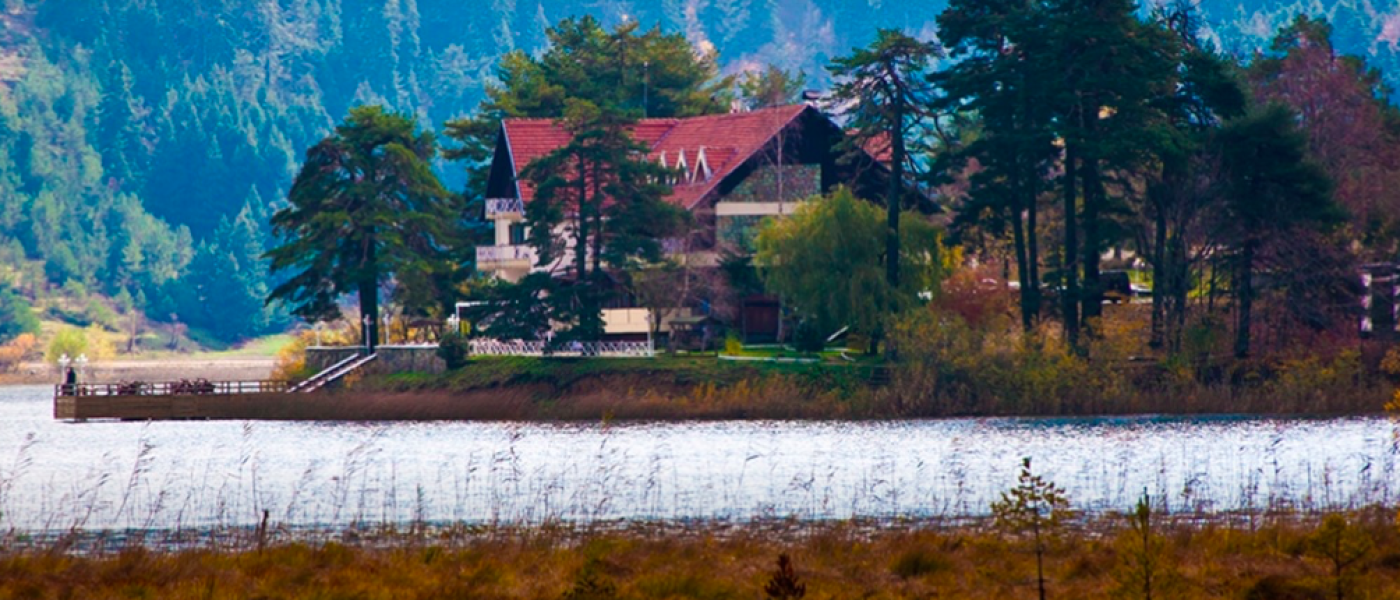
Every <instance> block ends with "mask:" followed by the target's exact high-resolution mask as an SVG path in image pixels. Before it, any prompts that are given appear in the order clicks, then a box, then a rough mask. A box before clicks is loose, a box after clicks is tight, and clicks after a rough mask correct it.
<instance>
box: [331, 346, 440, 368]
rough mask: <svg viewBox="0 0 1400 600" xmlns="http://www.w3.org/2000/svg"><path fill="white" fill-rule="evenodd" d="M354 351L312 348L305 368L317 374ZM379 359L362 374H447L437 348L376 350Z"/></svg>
mask: <svg viewBox="0 0 1400 600" xmlns="http://www.w3.org/2000/svg"><path fill="white" fill-rule="evenodd" d="M359 353H360V348H357V347H332V346H313V347H311V348H307V349H306V364H307V365H309V366H311V367H314V368H315V369H316V370H317V371H320V370H322V369H325V368H327V367H329V366H331V365H333V364H335V363H338V362H340V361H342V360H344V359H346V358H348V357H349V356H351V355H355V354H359ZM375 353H376V354H378V355H379V358H378V359H377V360H375V361H374V362H372V363H370V364H369V365H367V366H366V367H365V372H366V373H371V374H376V375H381V374H389V373H441V372H443V371H445V370H447V363H444V362H443V361H442V359H441V358H438V355H437V346H379V347H378V348H375Z"/></svg>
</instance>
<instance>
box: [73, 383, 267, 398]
mask: <svg viewBox="0 0 1400 600" xmlns="http://www.w3.org/2000/svg"><path fill="white" fill-rule="evenodd" d="M285 391H287V382H285V381H204V380H195V381H156V382H145V381H129V382H120V383H60V384H58V385H55V386H54V397H60V396H206V395H208V396H226V395H233V394H267V393H279V392H285Z"/></svg>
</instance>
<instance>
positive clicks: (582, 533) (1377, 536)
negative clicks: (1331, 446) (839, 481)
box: [0, 511, 1400, 600]
mask: <svg viewBox="0 0 1400 600" xmlns="http://www.w3.org/2000/svg"><path fill="white" fill-rule="evenodd" d="M1391 514H1392V513H1389V512H1383V511H1361V512H1357V513H1348V514H1346V515H1334V517H1333V518H1332V520H1331V521H1330V523H1331V524H1330V525H1329V521H1328V520H1327V519H1319V518H1315V517H1309V518H1299V519H1294V518H1289V519H1282V518H1281V519H1273V520H1270V521H1269V522H1268V523H1265V524H1263V525H1261V526H1259V527H1257V528H1255V529H1252V530H1251V529H1249V528H1246V527H1241V526H1239V524H1237V523H1235V524H1232V523H1228V522H1207V523H1200V522H1193V521H1189V520H1167V521H1164V522H1163V523H1162V524H1161V525H1160V526H1158V527H1157V528H1156V529H1155V530H1154V533H1153V534H1152V535H1153V538H1152V539H1153V540H1154V544H1155V545H1154V549H1155V552H1157V554H1158V555H1160V557H1161V560H1160V562H1159V563H1157V566H1156V567H1154V568H1155V569H1156V570H1157V572H1159V573H1160V574H1161V579H1159V580H1158V581H1159V582H1163V585H1162V587H1158V588H1156V589H1158V590H1160V591H1162V592H1163V593H1162V595H1161V597H1173V598H1186V599H1192V598H1280V597H1290V598H1325V597H1335V596H1334V594H1335V592H1336V590H1338V589H1341V590H1343V592H1344V594H1345V597H1346V598H1377V599H1385V598H1394V597H1395V590H1397V589H1400V534H1397V530H1396V527H1395V525H1394V523H1393V522H1392V520H1391V519H1390V518H1389V516H1390V515H1391ZM1337 518H1345V519H1347V523H1348V525H1347V527H1348V529H1347V530H1346V531H1347V535H1349V536H1351V538H1350V539H1353V540H1364V542H1361V541H1357V542H1356V543H1357V544H1364V548H1365V550H1366V551H1365V552H1364V554H1361V555H1360V558H1356V559H1355V560H1353V561H1352V562H1349V563H1347V565H1346V569H1345V570H1341V571H1339V570H1338V569H1337V568H1336V564H1337V563H1336V561H1335V560H1334V559H1335V557H1332V556H1329V555H1327V554H1326V553H1324V552H1319V551H1316V550H1314V548H1317V547H1319V544H1323V543H1325V542H1326V541H1327V540H1328V539H1329V538H1328V536H1329V535H1335V531H1336V529H1337V525H1336V519H1337ZM1136 535H1137V532H1136V531H1135V530H1134V529H1133V528H1132V526H1131V525H1130V524H1129V520H1128V519H1127V518H1125V517H1118V516H1105V517H1102V518H1099V519H1094V520H1091V521H1086V522H1081V523H1078V524H1075V525H1073V526H1071V527H1069V528H1068V529H1066V530H1065V531H1064V532H1063V533H1062V535H1061V536H1059V537H1058V538H1057V539H1056V541H1055V542H1054V546H1053V548H1052V551H1051V552H1050V553H1049V554H1048V555H1047V559H1046V563H1045V578H1046V586H1047V596H1048V597H1050V598H1076V599H1080V598H1082V599H1100V598H1102V599H1107V598H1143V597H1145V596H1144V595H1143V594H1142V588H1140V587H1139V588H1136V591H1135V592H1134V591H1132V590H1126V589H1125V588H1124V586H1123V582H1124V579H1123V573H1124V569H1127V568H1130V567H1134V566H1136V565H1140V562H1138V557H1139V555H1140V549H1139V548H1138V546H1135V545H1134V544H1135V543H1138V544H1140V542H1134V539H1140V538H1137V537H1136ZM1355 547H1358V548H1359V547H1363V546H1355ZM1351 556H1352V555H1350V554H1349V555H1347V557H1348V558H1350V557H1351ZM779 557H784V558H788V559H789V560H786V561H782V562H781V563H776V561H777V560H778V559H779ZM1034 560H1035V558H1034V556H1033V555H1032V554H1031V553H1029V552H1027V551H1026V550H1025V545H1024V544H1022V543H1021V542H1020V541H1019V540H1018V539H1017V538H1016V537H1015V536H1012V535H1009V534H1008V533H1007V532H1003V531H999V530H996V529H994V528H990V527H989V526H988V524H987V523H985V522H978V523H970V524H963V525H942V526H935V525H930V524H927V523H859V522H827V523H819V524H808V525H803V526H800V527H784V526H783V524H781V523H771V524H749V525H744V526H733V525H725V524H722V523H716V524H692V525H689V526H681V527H675V526H662V525H658V526H652V525H645V524H635V525H630V526H627V527H625V528H623V529H620V530H619V529H612V530H596V529H577V528H566V527H551V528H528V529H517V528H505V529H499V530H497V529H492V528H485V529H468V528H463V529H455V530H440V531H436V532H435V535H434V536H433V537H432V538H431V539H428V540H421V539H419V538H418V537H417V536H412V535H408V534H386V535H382V536H377V537H372V538H371V537H364V538H359V539H355V540H324V541H310V542H308V541H294V542H285V541H284V542H273V543H268V544H261V543H260V542H259V541H258V540H256V539H247V540H244V543H243V544H242V545H240V546H226V547H222V548H220V549H219V550H211V549H200V548H193V549H176V550H162V549H152V548H150V547H147V546H130V547H125V548H122V549H119V550H112V551H108V552H104V553H92V552H78V553H74V552H61V553H54V552H45V551H40V550H36V549H30V550H13V549H11V550H10V551H8V552H6V553H4V554H3V555H0V597H4V598H63V597H74V598H79V597H80V598H131V597H160V598H170V599H177V600H178V599H185V598H189V599H195V598H199V599H204V598H250V597H259V596H262V597H276V598H287V599H300V598H410V599H412V598H424V599H428V598H547V599H553V598H561V599H563V598H596V597H608V598H627V599H631V598H638V599H640V598H706V599H710V598H756V597H759V598H761V597H770V598H779V597H782V598H799V597H800V598H805V599H826V598H851V597H878V598H927V597H939V598H1010V597H1026V596H1028V595H1030V594H1033V593H1034V590H1035V581H1034V579H1033V578H1029V577H1027V576H1025V575H1024V574H1027V573H1033V572H1034ZM775 563H776V564H779V567H778V568H777V569H776V570H775V569H774V565H775ZM1339 572H1340V573H1341V574H1340V575H1338V573H1339ZM1339 585H1340V586H1342V587H1340V588H1339V587H1338V586H1339ZM599 594H606V595H599ZM1279 594H1289V595H1279Z"/></svg>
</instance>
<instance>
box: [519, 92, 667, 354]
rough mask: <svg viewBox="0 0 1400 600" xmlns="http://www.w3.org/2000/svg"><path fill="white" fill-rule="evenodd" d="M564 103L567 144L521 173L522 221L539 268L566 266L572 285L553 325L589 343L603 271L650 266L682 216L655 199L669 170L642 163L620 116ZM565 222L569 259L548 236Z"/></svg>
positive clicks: (597, 321) (639, 147)
mask: <svg viewBox="0 0 1400 600" xmlns="http://www.w3.org/2000/svg"><path fill="white" fill-rule="evenodd" d="M568 103H569V106H568V108H567V109H566V110H565V117H564V119H563V120H562V121H561V124H562V125H563V127H564V129H565V130H566V131H568V132H569V134H570V136H571V139H570V142H569V143H568V144H566V145H564V146H562V147H560V148H559V149H557V150H555V151H553V152H551V153H549V154H547V155H545V156H542V157H540V158H538V159H536V160H535V161H533V162H531V163H530V164H529V165H527V166H526V168H525V172H524V173H522V176H523V177H524V178H526V179H529V180H531V181H532V182H534V184H535V186H536V190H535V198H534V200H532V201H531V202H530V204H529V206H528V207H527V209H526V212H527V221H528V222H529V225H530V231H531V243H532V245H534V246H535V248H536V252H537V256H538V259H539V263H540V266H546V267H547V266H550V265H551V264H552V263H555V262H557V261H559V260H561V259H572V262H573V264H572V265H570V266H572V274H573V277H572V282H573V284H572V285H571V286H569V287H568V288H567V294H558V293H557V294H556V297H557V298H556V301H557V306H559V307H560V311H561V312H560V314H559V319H558V320H560V321H561V322H566V323H573V324H574V325H573V327H571V328H570V330H569V334H568V336H569V337H570V338H572V339H585V340H597V339H601V337H602V334H603V321H602V304H601V303H602V301H603V300H604V298H603V296H602V294H601V291H600V290H601V288H602V287H603V284H604V282H603V279H604V277H605V274H604V272H603V266H604V265H605V264H606V265H607V266H609V267H613V268H617V269H628V268H631V267H632V266H634V265H633V263H634V262H636V261H642V262H649V263H655V262H658V261H659V260H660V259H661V248H660V240H661V239H663V238H665V237H667V236H669V235H670V234H671V233H672V232H673V231H675V230H676V229H677V228H678V225H679V223H680V221H681V219H682V218H683V215H682V213H680V211H679V209H677V208H675V207H673V206H671V205H670V204H667V203H666V202H665V201H664V200H663V198H664V197H665V196H666V195H667V194H669V193H670V190H669V188H668V187H667V186H666V185H664V184H662V183H660V182H661V181H664V179H665V178H666V177H667V176H668V175H670V172H669V171H668V170H667V169H665V168H663V167H661V166H660V165H657V164H655V163H652V162H650V161H648V160H645V158H643V157H644V156H645V155H646V151H647V148H646V146H645V145H643V144H639V143H637V142H636V141H634V140H632V138H631V135H630V134H629V133H628V127H629V126H630V125H632V123H633V121H632V120H631V119H628V118H627V117H626V116H625V113H621V112H620V111H617V110H616V109H613V110H609V109H607V108H603V107H599V106H596V105H594V104H593V103H592V102H589V101H587V100H582V99H570V100H569V101H568ZM566 221H567V231H568V232H569V233H568V235H569V237H570V241H571V242H572V244H571V245H570V247H571V248H572V256H566V255H563V254H562V252H561V250H562V248H561V247H560V241H559V240H558V239H556V238H555V234H556V231H558V228H559V226H560V225H562V224H564V223H565V222H566ZM590 261H591V264H590ZM561 291H564V290H561ZM558 301H562V302H558ZM566 307H567V309H568V310H565V308H566Z"/></svg>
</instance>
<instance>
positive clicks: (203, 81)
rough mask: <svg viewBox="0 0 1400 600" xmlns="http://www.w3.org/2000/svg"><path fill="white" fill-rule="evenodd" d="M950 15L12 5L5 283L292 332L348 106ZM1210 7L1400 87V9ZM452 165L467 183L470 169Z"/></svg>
mask: <svg viewBox="0 0 1400 600" xmlns="http://www.w3.org/2000/svg"><path fill="white" fill-rule="evenodd" d="M944 4H945V3H944V2H940V1H934V2H922V1H913V0H905V1H897V0H661V1H659V2H640V1H632V0H601V1H594V0H590V1H588V2H583V1H581V0H490V1H489V2H486V1H485V0H483V1H482V2H459V1H448V0H387V1H385V2H375V3H368V2H346V1H343V0H276V1H270V0H215V1H212V2H198V3H192V2H172V1H170V0H156V1H149V0H140V1H138V0H109V1H107V2H102V3H92V2H89V1H88V0H42V1H40V0H6V2H5V3H4V5H3V6H4V11H3V14H0V199H3V204H0V282H5V283H8V284H9V285H10V286H12V287H15V288H17V289H18V290H19V291H20V293H21V294H22V295H24V296H26V297H28V298H29V299H30V301H31V302H36V303H39V304H42V305H48V304H51V303H47V302H46V301H45V300H44V297H45V295H46V294H52V293H60V294H64V293H62V292H53V291H52V290H53V289H54V288H59V287H60V286H64V284H66V283H68V282H74V284H80V286H81V288H85V289H86V290H90V291H91V292H94V293H95V294H97V295H98V296H101V297H104V298H109V299H113V300H104V302H105V303H106V304H109V305H111V306H112V307H113V308H115V309H116V310H118V311H125V310H133V311H137V312H140V313H144V314H145V315H147V316H148V317H149V318H150V319H151V320H153V321H157V322H166V323H172V324H173V323H183V324H187V325H189V326H191V327H194V328H195V329H198V330H202V331H204V332H206V333H207V334H208V335H209V336H211V337H212V338H214V339H221V340H226V341H227V340H235V339H239V338H242V337H246V336H250V335H255V334H259V333H264V332H268V331H275V330H279V329H281V328H284V327H285V326H286V324H287V323H288V320H287V318H286V316H285V315H283V314H280V313H278V312H275V311H271V310H268V309H264V308H263V307H262V302H261V300H262V297H263V296H264V295H265V293H266V290H267V289H268V286H269V283H270V282H269V281H268V280H267V276H266V274H265V269H264V267H263V264H262V262H261V260H260V259H259V258H258V256H259V254H260V253H261V251H262V249H263V248H264V247H266V243H267V236H268V234H269V232H268V231H267V228H266V218H267V215H268V214H269V213H270V211H271V210H273V209H274V208H275V207H276V205H277V203H278V201H279V199H280V198H281V197H282V196H283V195H284V193H285V190H286V187H287V186H288V184H289V182H290V180H291V178H292V176H293V174H294V173H295V170H296V167H297V164H298V161H299V160H300V156H301V153H302V152H303V151H304V150H305V148H306V147H308V146H309V145H311V144H312V143H314V142H315V141H316V140H318V139H319V138H320V137H321V136H323V135H324V134H325V133H326V132H327V131H328V130H329V129H330V127H331V126H332V125H333V124H334V123H335V122H336V120H338V119H339V118H340V117H341V116H343V115H344V114H345V112H346V110H347V108H348V107H350V106H352V105H355V104H360V103H382V104H386V105H388V106H390V107H392V108H395V109H398V110H402V111H408V112H411V113H414V114H416V115H418V117H419V120H420V122H421V123H423V124H424V125H425V126H427V127H429V128H432V129H441V127H442V125H443V123H444V122H445V121H447V120H449V119H451V118H454V117H458V116H462V115H466V114H469V113H470V112H471V111H472V110H473V109H474V107H475V106H476V105H477V104H478V102H480V100H481V98H482V97H483V90H484V89H485V86H486V85H488V84H489V82H490V81H491V77H492V73H493V69H494V66H495V64H496V61H497V59H498V58H499V57H500V56H501V55H502V54H503V53H505V52H507V51H510V50H514V49H519V50H523V51H526V52H535V51H538V50H539V49H540V47H541V45H542V44H543V43H544V40H545V35H544V32H545V29H546V27H548V25H550V24H552V23H555V22H557V21H558V20H559V19H561V18H564V17H567V16H571V15H579V14H593V15H595V16H597V17H598V18H599V19H600V20H602V21H603V22H604V23H605V24H609V25H611V24H615V23H618V22H620V21H622V20H637V21H639V22H641V23H642V24H643V25H644V26H647V27H650V26H659V27H661V28H663V29H665V30H668V31H681V32H684V33H685V34H686V36H687V38H688V39H690V40H691V42H692V43H693V44H695V45H696V46H697V48H702V49H705V50H709V49H711V48H712V49H713V50H714V51H716V52H718V54H719V57H720V63H721V64H722V65H724V68H725V70H726V71H727V72H735V71H739V70H744V69H749V68H753V67H756V66H759V65H764V64H774V65H778V66H780V67H783V68H786V69H790V70H802V71H805V72H806V73H807V74H808V75H809V85H810V86H813V87H824V86H826V85H828V83H829V82H828V81H826V79H825V75H824V74H825V71H824V70H823V66H824V65H825V64H826V63H827V62H828V60H829V59H830V58H831V57H833V56H838V55H841V54H843V53H845V52H847V51H848V50H849V49H850V48H851V47H853V46H856V45H862V44H865V43H867V42H868V41H869V40H870V39H871V38H872V36H873V33H874V31H875V29H876V28H882V27H883V28H900V29H904V30H906V31H909V32H912V33H916V34H918V35H920V36H922V37H934V36H936V27H935V24H934V20H935V18H936V17H937V15H938V13H939V12H940V11H941V10H942V9H943V7H944ZM1200 12H1201V15H1202V16H1203V17H1204V20H1205V24H1206V28H1207V30H1208V36H1209V37H1211V38H1213V39H1214V40H1215V41H1216V42H1217V44H1219V46H1220V47H1222V48H1224V49H1226V50H1228V51H1230V52H1233V53H1236V54H1238V55H1241V56H1250V55H1252V54H1253V53H1254V52H1256V51H1257V50H1259V49H1260V48H1261V45H1262V44H1264V43H1265V40H1267V39H1268V38H1269V37H1270V36H1271V35H1272V34H1273V32H1274V31H1275V30H1276V29H1277V28H1278V26H1279V25H1281V24H1282V23H1283V22H1284V21H1286V20H1288V19H1290V18H1292V16H1293V15H1294V14H1296V13H1298V12H1308V13H1310V14H1321V15H1322V16H1325V17H1327V18H1328V19H1329V20H1330V21H1331V22H1332V23H1333V24H1334V25H1335V32H1334V40H1335V41H1336V43H1337V45H1338V47H1339V48H1341V49H1342V50H1343V51H1345V52H1349V53H1356V54H1361V55H1364V56H1366V57H1367V59H1368V61H1369V62H1370V64H1372V65H1373V66H1376V67H1379V68H1381V69H1382V70H1383V71H1384V73H1385V77H1386V78H1387V79H1388V80H1389V81H1391V82H1392V83H1397V82H1400V79H1397V77H1400V50H1397V43H1400V2H1397V0H1380V1H1379V2H1376V3H1372V2H1361V1H1359V0H1345V1H1342V2H1336V3H1331V4H1323V5H1320V4H1319V3H1303V2H1301V1H1295V2H1292V3H1284V2H1276V1H1271V0H1247V1H1245V2H1227V1H1224V0H1205V1H1204V2H1202V3H1201V5H1200ZM437 167H438V171H439V173H440V175H442V176H443V178H444V182H445V183H446V184H447V185H448V187H449V188H451V189H453V190H460V189H461V188H462V187H463V185H464V183H463V182H464V177H463V176H462V170H463V169H462V165H459V164H449V163H445V162H439V163H438V165H437ZM63 289H73V286H72V285H69V286H64V287H63ZM64 298H65V299H67V300H69V301H73V300H76V301H78V302H79V303H80V304H81V303H82V302H83V300H82V299H81V298H79V299H74V298H71V297H69V295H67V294H64ZM117 298H120V300H116V299H117ZM99 312H101V311H99ZM55 316H56V317H59V318H66V317H65V315H64V314H58V315H55ZM89 320H97V321H101V320H102V319H89Z"/></svg>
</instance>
